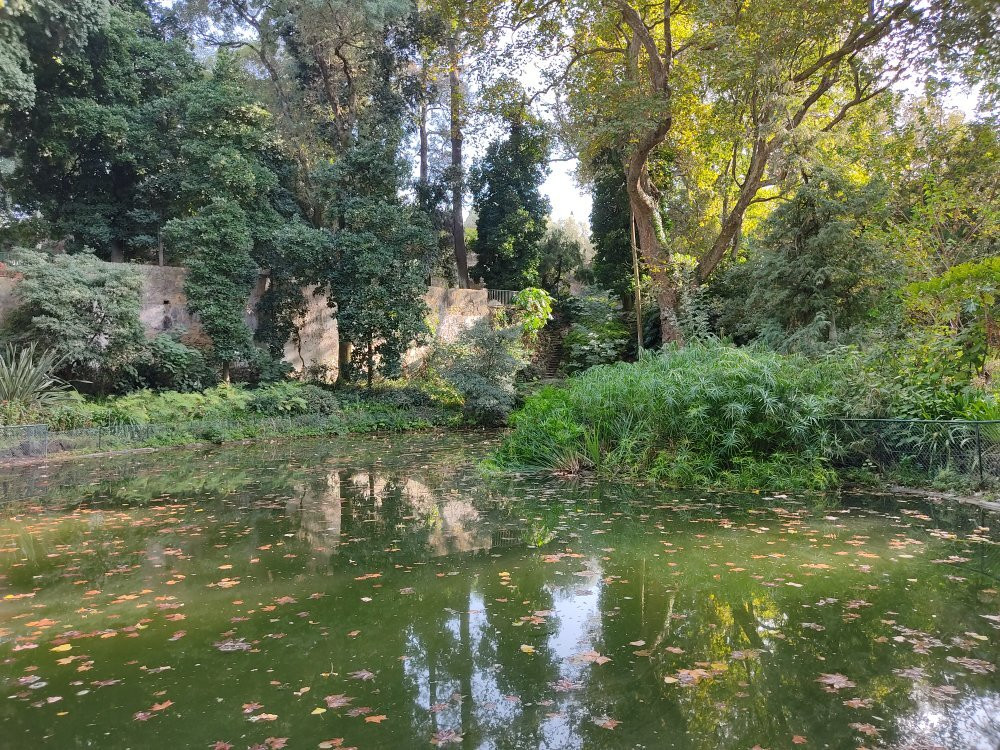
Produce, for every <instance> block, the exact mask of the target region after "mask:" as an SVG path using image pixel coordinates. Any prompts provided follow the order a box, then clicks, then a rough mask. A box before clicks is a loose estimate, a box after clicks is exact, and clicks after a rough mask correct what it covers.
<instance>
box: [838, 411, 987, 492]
mask: <svg viewBox="0 0 1000 750" xmlns="http://www.w3.org/2000/svg"><path fill="white" fill-rule="evenodd" d="M834 422H835V425H834V426H835V432H836V435H837V438H838V441H839V443H840V459H839V460H840V463H842V464H843V465H845V466H848V467H858V468H867V469H870V470H874V471H876V472H878V473H881V474H887V475H892V476H896V477H899V478H901V479H902V480H904V481H905V480H906V479H913V480H919V479H925V480H926V479H929V480H934V479H942V478H945V477H947V478H949V479H956V478H957V479H960V480H964V482H966V483H968V484H974V485H979V486H985V485H994V484H998V483H1000V420H934V419H848V418H842V419H837V420H835V421H834Z"/></svg>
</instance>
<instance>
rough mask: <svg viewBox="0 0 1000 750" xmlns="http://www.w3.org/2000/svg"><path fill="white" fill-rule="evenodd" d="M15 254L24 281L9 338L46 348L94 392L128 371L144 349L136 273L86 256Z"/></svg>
mask: <svg viewBox="0 0 1000 750" xmlns="http://www.w3.org/2000/svg"><path fill="white" fill-rule="evenodd" d="M18 260H19V265H18V269H19V272H20V273H21V274H23V279H22V280H21V281H20V283H19V284H18V285H17V287H16V294H17V299H18V302H19V306H18V307H17V309H16V310H14V312H13V313H12V314H11V316H10V318H9V319H8V320H7V321H6V333H7V336H8V337H9V338H11V339H13V340H15V341H19V342H24V343H34V344H37V345H38V346H39V347H40V348H41V349H46V350H50V351H52V352H53V353H54V354H55V355H56V356H57V357H58V358H59V362H60V365H59V373H60V375H62V376H63V377H65V378H67V379H69V380H74V381H80V382H83V383H87V384H90V385H91V386H92V387H95V388H97V389H98V390H107V389H108V388H110V387H111V386H113V385H114V383H115V381H116V379H117V378H122V377H128V376H129V375H130V373H131V372H133V370H134V364H135V362H136V360H138V359H139V357H140V356H141V355H142V353H143V352H144V349H145V337H144V335H143V331H142V323H141V322H140V321H139V301H140V292H141V288H142V281H141V277H140V276H139V274H138V273H137V272H135V271H133V270H132V269H130V268H128V267H127V266H114V265H109V264H107V263H102V262H101V261H99V260H97V259H96V258H95V257H94V256H92V255H89V254H79V255H57V256H54V257H49V256H46V255H43V254H40V253H33V252H21V253H19V255H18Z"/></svg>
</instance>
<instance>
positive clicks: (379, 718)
mask: <svg viewBox="0 0 1000 750" xmlns="http://www.w3.org/2000/svg"><path fill="white" fill-rule="evenodd" d="M388 718H389V717H388V716H386V715H385V714H377V715H376V716H366V717H365V721H367V722H371V723H372V724H381V723H382V722H383V721H385V720H386V719H388Z"/></svg>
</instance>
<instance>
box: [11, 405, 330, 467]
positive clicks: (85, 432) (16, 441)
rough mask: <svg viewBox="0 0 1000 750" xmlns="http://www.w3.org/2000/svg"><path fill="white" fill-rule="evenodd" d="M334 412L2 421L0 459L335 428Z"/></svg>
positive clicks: (314, 431)
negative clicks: (66, 423)
mask: <svg viewBox="0 0 1000 750" xmlns="http://www.w3.org/2000/svg"><path fill="white" fill-rule="evenodd" d="M340 427H341V423H340V422H339V421H338V418H337V417H336V416H335V415H328V414H298V415H289V416H284V417H259V418H253V419H246V420H218V419H214V420H209V419H205V420H195V421H190V422H173V423H162V424H117V425H101V426H97V427H80V428H76V429H71V430H58V431H56V430H49V429H48V427H46V426H45V425H21V426H9V427H5V426H0V461H10V460H14V459H19V458H43V457H45V456H47V455H48V454H50V453H100V452H104V451H115V450H125V449H128V448H136V447H143V446H157V445H176V444H179V443H184V442H221V441H222V440H234V439H239V438H256V437H269V436H271V437H273V436H278V435H287V434H296V433H299V434H302V433H305V434H311V433H316V434H320V433H327V432H337V431H338V430H339V428H340Z"/></svg>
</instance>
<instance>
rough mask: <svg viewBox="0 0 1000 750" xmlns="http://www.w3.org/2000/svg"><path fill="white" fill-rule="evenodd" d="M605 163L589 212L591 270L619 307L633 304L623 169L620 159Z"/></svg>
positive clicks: (597, 174) (595, 179) (595, 183)
mask: <svg viewBox="0 0 1000 750" xmlns="http://www.w3.org/2000/svg"><path fill="white" fill-rule="evenodd" d="M602 162H604V163H603V164H602V165H601V166H600V167H599V168H598V169H597V170H596V172H595V174H594V177H593V197H594V204H593V208H592V209H591V212H590V228H591V239H592V242H593V244H594V260H593V262H592V263H591V271H592V273H593V278H594V281H595V282H596V284H597V285H598V286H600V287H601V288H603V289H607V290H609V291H611V292H612V293H614V295H615V296H616V297H618V299H619V300H621V303H622V307H624V308H625V309H630V308H631V307H634V303H635V299H634V296H633V295H634V293H635V290H634V289H633V287H634V285H635V284H634V281H633V279H634V278H635V274H634V272H633V268H632V246H631V223H632V214H631V209H630V207H629V197H628V191H627V190H626V189H625V172H624V170H623V169H622V165H621V160H620V159H615V158H613V157H608V158H607V159H602Z"/></svg>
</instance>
